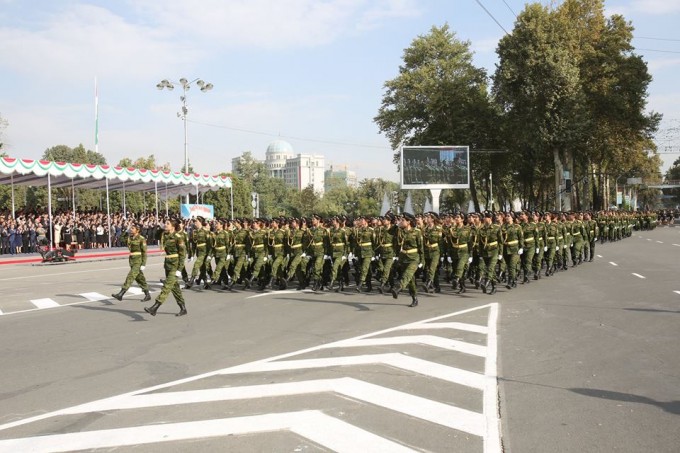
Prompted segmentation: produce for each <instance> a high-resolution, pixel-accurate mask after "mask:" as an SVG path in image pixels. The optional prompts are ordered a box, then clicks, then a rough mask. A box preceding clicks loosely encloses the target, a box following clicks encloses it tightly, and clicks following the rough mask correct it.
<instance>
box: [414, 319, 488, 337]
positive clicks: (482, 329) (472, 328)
mask: <svg viewBox="0 0 680 453" xmlns="http://www.w3.org/2000/svg"><path fill="white" fill-rule="evenodd" d="M412 328H413V329H456V330H465V331H466V332H477V333H483V334H485V335H486V334H488V333H489V328H488V327H486V326H478V325H476V324H467V323H462V322H432V323H427V324H422V325H420V326H416V327H412Z"/></svg>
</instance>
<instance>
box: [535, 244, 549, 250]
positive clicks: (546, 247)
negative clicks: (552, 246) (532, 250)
mask: <svg viewBox="0 0 680 453" xmlns="http://www.w3.org/2000/svg"><path fill="white" fill-rule="evenodd" d="M543 251H544V252H547V251H548V246H547V245H546V246H545V247H543ZM536 252H538V249H537V250H536Z"/></svg>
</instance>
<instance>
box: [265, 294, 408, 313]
mask: <svg viewBox="0 0 680 453" xmlns="http://www.w3.org/2000/svg"><path fill="white" fill-rule="evenodd" d="M274 299H277V300H288V301H290V300H291V298H288V297H274ZM294 300H295V301H296V302H313V303H317V304H318V303H322V304H338V305H347V306H348V307H352V308H356V309H357V310H359V311H371V309H370V308H369V307H367V306H366V305H408V304H395V303H389V302H343V301H340V300H328V299H307V298H304V299H303V298H299V299H294ZM409 303H411V299H409Z"/></svg>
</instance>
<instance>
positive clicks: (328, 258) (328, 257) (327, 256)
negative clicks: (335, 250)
mask: <svg viewBox="0 0 680 453" xmlns="http://www.w3.org/2000/svg"><path fill="white" fill-rule="evenodd" d="M323 259H324V260H325V261H330V260H331V257H330V255H326V256H324V257H323Z"/></svg>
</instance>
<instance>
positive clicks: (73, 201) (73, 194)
mask: <svg viewBox="0 0 680 453" xmlns="http://www.w3.org/2000/svg"><path fill="white" fill-rule="evenodd" d="M71 204H72V206H73V223H74V224H75V223H76V188H75V186H74V185H73V178H71Z"/></svg>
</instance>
